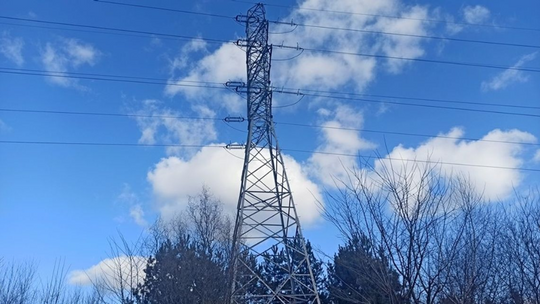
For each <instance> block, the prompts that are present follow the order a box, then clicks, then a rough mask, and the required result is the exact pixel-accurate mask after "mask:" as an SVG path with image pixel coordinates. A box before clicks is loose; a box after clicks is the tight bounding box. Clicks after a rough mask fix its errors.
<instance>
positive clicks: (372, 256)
mask: <svg viewBox="0 0 540 304" xmlns="http://www.w3.org/2000/svg"><path fill="white" fill-rule="evenodd" d="M327 289H328V294H329V299H330V300H331V302H330V303H336V304H345V303H373V304H383V303H385V304H386V303H403V302H402V301H400V300H399V298H400V297H399V294H400V289H401V286H400V283H399V277H398V274H397V273H396V272H395V271H393V270H392V269H391V267H390V265H389V263H388V260H387V259H386V258H385V257H384V255H383V254H382V252H379V251H376V250H375V249H374V248H373V247H372V246H371V244H370V242H369V239H368V238H367V237H366V236H364V235H360V236H354V237H353V238H352V239H350V240H349V241H348V242H347V243H346V244H345V246H340V247H339V250H338V253H337V254H336V255H334V262H333V263H331V264H330V265H329V266H328V282H327Z"/></svg>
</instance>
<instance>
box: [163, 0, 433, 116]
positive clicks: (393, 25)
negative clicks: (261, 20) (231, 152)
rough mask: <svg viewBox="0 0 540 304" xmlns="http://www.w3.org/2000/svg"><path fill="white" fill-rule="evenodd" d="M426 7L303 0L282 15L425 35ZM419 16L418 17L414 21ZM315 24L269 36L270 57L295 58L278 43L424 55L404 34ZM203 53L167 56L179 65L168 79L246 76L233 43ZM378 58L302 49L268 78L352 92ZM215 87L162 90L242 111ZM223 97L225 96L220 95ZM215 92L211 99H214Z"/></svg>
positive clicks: (396, 67)
mask: <svg viewBox="0 0 540 304" xmlns="http://www.w3.org/2000/svg"><path fill="white" fill-rule="evenodd" d="M302 8H311V9H313V8H322V9H325V10H335V11H359V12H360V11H361V12H363V13H366V14H386V15H399V16H403V17H406V18H409V19H388V18H377V17H366V16H356V15H348V14H345V15H344V14H321V13H320V12H316V11H314V10H303V9H302ZM428 17H429V11H428V9H427V7H425V6H418V5H416V6H406V5H404V4H402V2H401V1H399V0H384V1H369V0H361V1H358V0H346V1H333V0H306V1H303V2H302V3H301V4H299V9H296V10H293V12H292V13H291V14H290V15H289V16H287V17H285V18H283V19H282V20H292V21H293V22H294V23H302V24H309V25H313V26H315V27H316V26H335V27H341V28H353V29H359V30H362V29H364V30H369V31H386V32H394V33H402V34H416V35H424V34H426V33H427V32H428V29H429V28H428V27H429V25H428V23H425V22H422V21H421V20H420V19H424V18H428ZM413 19H418V20H413ZM272 27H273V29H272V31H276V32H286V31H290V29H291V27H290V26H288V25H279V26H276V25H272ZM315 27H302V26H299V27H296V28H295V30H294V31H292V32H291V33H289V34H287V35H275V36H271V37H270V39H271V41H270V43H272V44H273V45H274V50H273V57H274V58H281V59H286V58H291V57H295V56H296V55H298V54H299V52H300V51H301V50H300V49H298V50H295V49H284V48H280V47H279V45H286V46H297V45H298V46H299V47H300V48H309V49H333V50H337V51H341V52H349V53H365V54H384V55H388V56H394V57H408V58H417V57H420V56H423V55H424V53H425V51H424V48H423V45H422V43H423V40H422V39H419V38H414V37H404V36H382V35H375V34H366V33H361V32H351V31H339V30H322V29H320V28H315ZM197 51H198V52H199V53H200V52H203V53H206V54H204V56H203V57H202V58H201V59H200V60H198V61H196V62H195V63H194V64H193V65H192V66H190V65H187V64H185V62H186V60H187V59H186V58H188V57H189V56H190V54H191V55H192V53H187V52H185V51H182V52H181V53H180V55H179V57H178V58H177V59H175V60H173V61H171V64H170V65H171V68H172V69H173V70H174V69H176V68H177V67H181V68H182V69H180V70H179V71H178V74H179V75H177V76H176V77H173V78H172V79H171V80H172V81H174V82H177V83H179V84H181V83H183V82H184V81H211V82H213V81H217V82H226V81H229V80H244V79H245V77H246V76H245V75H246V70H245V53H244V52H242V50H240V49H239V48H238V47H237V46H235V45H232V44H224V45H222V46H220V47H219V48H217V49H216V50H213V51H208V49H206V46H204V47H201V48H199V49H197ZM377 63H378V62H377V60H376V59H375V58H372V57H362V56H350V55H345V54H336V53H319V52H311V51H304V52H302V54H301V55H300V56H298V57H296V58H294V59H292V60H284V61H274V62H273V66H272V81H273V84H275V85H276V86H280V87H281V86H282V87H286V86H288V85H289V84H291V85H292V84H294V87H295V88H306V87H312V86H316V87H317V88H319V89H336V88H338V87H341V86H347V85H349V86H351V87H352V88H353V89H354V90H356V91H361V90H363V89H364V88H365V87H366V86H367V85H369V84H370V83H371V82H372V81H373V80H374V79H375V75H376V68H377ZM405 64H408V63H407V61H401V60H388V61H386V62H385V65H384V68H385V70H386V71H388V72H391V73H399V72H400V71H401V70H402V69H403V67H404V66H405ZM215 91H216V90H208V89H205V88H189V87H188V88H186V87H179V86H171V85H169V86H167V87H166V88H165V93H166V94H167V95H169V96H174V95H176V94H183V95H184V96H185V97H187V98H188V99H190V100H201V99H206V100H208V99H215V100H217V101H219V104H218V106H222V107H224V108H226V109H227V110H229V111H230V112H232V113H236V112H238V111H239V110H241V105H242V103H241V99H240V98H239V97H237V96H236V95H234V94H232V95H227V94H225V95H223V94H221V92H218V93H219V95H218V94H216V92H215ZM222 96H227V97H222ZM212 97H213V98H212Z"/></svg>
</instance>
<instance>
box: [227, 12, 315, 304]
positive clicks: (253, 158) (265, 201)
mask: <svg viewBox="0 0 540 304" xmlns="http://www.w3.org/2000/svg"><path fill="white" fill-rule="evenodd" d="M265 15H266V13H265V9H264V6H263V5H262V4H257V5H255V6H254V7H252V8H251V9H249V10H248V13H247V15H240V16H237V17H236V20H237V21H238V22H241V23H245V25H246V36H247V38H246V39H245V40H238V41H237V45H238V46H241V47H243V48H245V50H246V54H247V56H246V58H247V59H246V63H247V83H238V82H230V83H228V84H227V85H228V86H229V87H235V89H236V91H238V92H242V93H246V94H247V112H248V135H247V140H246V144H245V146H244V149H245V156H244V168H243V171H242V180H241V187H240V195H239V199H238V208H237V215H236V222H235V229H234V235H233V249H232V264H231V278H232V281H231V284H232V286H231V291H232V292H231V296H230V303H238V304H247V303H249V304H252V303H257V304H258V303H287V304H288V303H316V304H319V303H320V300H319V297H318V294H317V286H316V283H315V278H314V276H313V271H312V269H311V265H310V260H309V256H308V254H307V250H306V244H305V240H304V238H303V236H302V231H301V229H300V222H299V220H298V215H297V212H296V209H295V206H294V202H293V197H292V193H291V189H290V187H289V181H288V179H287V174H286V172H285V166H284V163H283V157H282V155H281V151H280V150H279V147H278V141H277V137H276V133H275V130H274V123H273V118H272V91H271V89H270V60H271V56H272V46H271V45H269V44H268V21H267V20H266V18H265ZM229 147H230V146H229ZM261 265H266V268H263V267H262V266H261ZM264 269H272V270H273V271H272V272H269V271H268V270H266V273H265V270H264Z"/></svg>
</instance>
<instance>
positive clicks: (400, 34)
mask: <svg viewBox="0 0 540 304" xmlns="http://www.w3.org/2000/svg"><path fill="white" fill-rule="evenodd" d="M268 22H270V23H273V24H278V25H290V26H296V27H298V26H301V27H307V28H316V29H324V30H336V31H346V32H356V33H365V34H378V35H388V36H399V37H411V38H420V39H432V40H446V41H454V42H466V43H478V44H487V45H499V46H512V47H522V48H532V49H540V45H532V44H521V43H508V42H498V41H487V40H475V39H462V38H453V37H441V36H430V35H416V34H407V33H394V32H384V31H374V30H364V29H353V28H344V27H335V26H325V25H316V24H305V23H296V22H292V21H291V22H287V21H278V20H269V21H268Z"/></svg>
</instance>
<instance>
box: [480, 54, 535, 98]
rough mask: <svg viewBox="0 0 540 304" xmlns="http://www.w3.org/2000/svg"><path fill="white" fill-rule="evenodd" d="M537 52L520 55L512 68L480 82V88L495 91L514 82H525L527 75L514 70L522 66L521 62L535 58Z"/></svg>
mask: <svg viewBox="0 0 540 304" xmlns="http://www.w3.org/2000/svg"><path fill="white" fill-rule="evenodd" d="M537 54H538V52H534V53H531V54H527V55H524V56H523V57H521V58H520V59H519V60H518V62H516V64H514V65H513V66H512V68H510V69H507V70H504V71H503V72H501V73H499V74H497V75H495V76H494V77H493V78H492V79H491V80H489V81H483V82H482V90H484V91H497V90H501V89H504V88H506V87H508V86H509V85H510V84H512V83H515V82H527V81H528V80H529V77H528V76H526V75H524V74H523V72H521V71H518V70H516V68H519V67H521V66H523V64H525V63H527V62H529V61H532V60H534V59H535V58H536V55H537Z"/></svg>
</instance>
